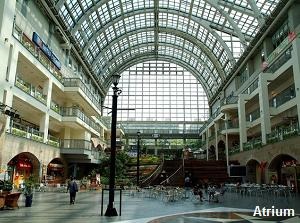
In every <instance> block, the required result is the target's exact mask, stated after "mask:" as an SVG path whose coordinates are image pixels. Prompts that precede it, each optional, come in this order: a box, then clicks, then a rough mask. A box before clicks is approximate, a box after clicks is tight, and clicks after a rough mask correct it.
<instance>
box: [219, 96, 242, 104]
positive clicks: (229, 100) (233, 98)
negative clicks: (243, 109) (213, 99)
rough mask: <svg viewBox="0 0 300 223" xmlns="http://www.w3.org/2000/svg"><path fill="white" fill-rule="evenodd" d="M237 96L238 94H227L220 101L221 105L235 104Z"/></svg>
mask: <svg viewBox="0 0 300 223" xmlns="http://www.w3.org/2000/svg"><path fill="white" fill-rule="evenodd" d="M238 99H239V97H238V96H228V97H226V98H223V99H222V100H221V102H220V104H221V106H223V105H230V104H237V102H238Z"/></svg>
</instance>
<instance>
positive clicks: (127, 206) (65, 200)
mask: <svg viewBox="0 0 300 223" xmlns="http://www.w3.org/2000/svg"><path fill="white" fill-rule="evenodd" d="M106 197H107V196H106ZM115 201H116V203H115V205H116V208H117V211H118V213H119V210H118V208H119V207H118V202H117V201H118V194H116V196H115ZM107 203H108V201H107V199H105V200H104V206H105V207H104V212H105V210H106V205H107ZM100 205H101V192H97V191H92V192H79V193H78V194H77V199H76V204H75V205H69V194H67V193H46V192H39V193H35V194H34V200H33V204H32V207H28V208H26V207H24V197H23V196H22V195H21V197H20V200H19V206H20V208H19V209H15V210H2V211H0V222H1V223H10V222H13V223H18V222H20V223H21V222H28V223H29V222H30V223H44V222H49V223H60V222H64V223H69V222H70V223H71V222H72V223H77V222H78V223H79V222H80V223H82V222H83V223H85V222H86V223H94V222H101V223H102V222H103V223H106V222H122V223H125V222H126V223H146V222H152V223H154V222H155V223H177V222H180V223H185V222H187V223H192V222H213V221H212V220H211V217H213V218H217V219H218V218H220V219H219V220H218V221H219V222H227V221H228V220H226V221H225V220H222V219H223V218H228V216H229V218H231V217H230V216H235V217H232V218H235V220H233V221H237V222H245V221H241V220H239V221H238V219H239V218H237V215H236V214H224V213H223V214H222V213H219V215H217V216H215V215H214V216H213V215H207V214H204V213H203V212H208V211H209V212H211V211H212V212H214V213H215V212H230V213H236V212H237V211H239V212H240V214H242V216H244V215H247V212H248V215H250V216H252V213H253V210H254V208H255V206H256V205H260V206H261V207H269V208H270V207H271V206H272V205H275V207H276V208H293V209H295V211H296V213H298V214H299V213H300V197H299V196H298V197H289V198H285V197H273V196H266V197H249V196H241V195H238V194H235V193H225V195H224V198H223V200H222V202H220V203H209V202H207V201H204V202H199V201H191V200H189V199H185V200H181V201H176V202H163V201H161V200H158V199H153V198H143V197H142V196H134V197H132V196H129V195H128V194H124V195H123V202H122V216H117V217H105V216H100ZM199 211H201V214H199ZM188 212H194V213H193V214H190V215H180V216H179V215H178V214H183V213H188ZM175 214H176V215H178V216H176V218H174V217H168V218H160V217H161V216H169V215H175ZM226 216H227V217H226ZM157 218H160V220H159V221H151V220H153V219H157ZM208 218H209V219H208ZM174 219H176V220H174ZM273 220H274V219H271V222H274V221H275V220H274V221H273ZM248 222H254V221H253V219H252V220H251V219H250V221H248ZM282 222H285V221H282ZM289 222H290V223H292V222H300V220H298V217H297V220H296V221H294V220H293V219H292V220H289Z"/></svg>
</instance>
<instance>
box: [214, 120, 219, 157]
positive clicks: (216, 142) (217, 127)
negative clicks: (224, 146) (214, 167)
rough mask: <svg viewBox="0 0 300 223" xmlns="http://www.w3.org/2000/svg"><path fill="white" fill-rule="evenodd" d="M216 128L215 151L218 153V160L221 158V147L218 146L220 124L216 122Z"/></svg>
mask: <svg viewBox="0 0 300 223" xmlns="http://www.w3.org/2000/svg"><path fill="white" fill-rule="evenodd" d="M214 128H215V145H216V146H215V148H216V149H215V153H216V160H219V148H218V129H219V124H218V123H217V122H216V123H215V124H214Z"/></svg>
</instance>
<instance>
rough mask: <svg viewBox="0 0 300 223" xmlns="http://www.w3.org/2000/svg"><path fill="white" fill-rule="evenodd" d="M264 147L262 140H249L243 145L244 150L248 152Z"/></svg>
mask: <svg viewBox="0 0 300 223" xmlns="http://www.w3.org/2000/svg"><path fill="white" fill-rule="evenodd" d="M261 147H262V142H261V138H260V137H258V138H254V139H251V140H249V141H248V142H245V143H243V150H244V151H248V150H252V149H258V148H261Z"/></svg>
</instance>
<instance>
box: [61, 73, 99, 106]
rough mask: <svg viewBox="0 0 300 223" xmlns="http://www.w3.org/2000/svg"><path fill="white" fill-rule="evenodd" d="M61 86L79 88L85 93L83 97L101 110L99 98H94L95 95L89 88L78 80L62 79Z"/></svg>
mask: <svg viewBox="0 0 300 223" xmlns="http://www.w3.org/2000/svg"><path fill="white" fill-rule="evenodd" d="M63 84H64V86H65V87H79V88H80V89H81V90H82V91H83V92H84V93H85V95H86V96H87V97H88V98H89V99H90V100H91V101H92V102H93V104H94V105H96V107H97V108H99V109H101V102H100V101H101V98H100V97H98V98H97V97H95V94H93V93H92V92H91V91H90V88H91V87H88V86H87V85H86V84H84V83H83V82H82V80H80V79H79V78H64V81H63Z"/></svg>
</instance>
